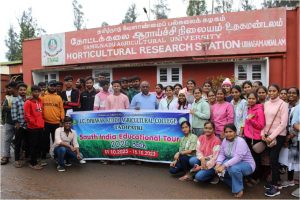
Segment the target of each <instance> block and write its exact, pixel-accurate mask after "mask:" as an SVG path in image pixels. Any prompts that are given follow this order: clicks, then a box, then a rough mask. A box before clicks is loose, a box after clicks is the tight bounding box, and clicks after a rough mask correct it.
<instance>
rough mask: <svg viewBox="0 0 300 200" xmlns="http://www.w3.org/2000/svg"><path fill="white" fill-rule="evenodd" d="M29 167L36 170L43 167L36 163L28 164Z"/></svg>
mask: <svg viewBox="0 0 300 200" xmlns="http://www.w3.org/2000/svg"><path fill="white" fill-rule="evenodd" d="M29 167H30V168H32V169H36V170H40V169H43V167H42V166H41V165H39V164H36V165H31V164H29Z"/></svg>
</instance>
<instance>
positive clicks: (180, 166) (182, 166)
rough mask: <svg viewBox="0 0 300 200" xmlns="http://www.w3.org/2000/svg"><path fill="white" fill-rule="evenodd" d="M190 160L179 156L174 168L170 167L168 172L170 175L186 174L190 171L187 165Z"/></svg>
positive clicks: (184, 156)
mask: <svg viewBox="0 0 300 200" xmlns="http://www.w3.org/2000/svg"><path fill="white" fill-rule="evenodd" d="M190 158H191V156H187V155H180V156H179V159H178V161H177V163H176V165H175V167H170V170H169V172H170V173H171V174H177V173H179V172H182V171H184V172H188V171H189V170H190V169H191V167H190V164H189V160H190Z"/></svg>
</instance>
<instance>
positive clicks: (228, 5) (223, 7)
mask: <svg viewBox="0 0 300 200" xmlns="http://www.w3.org/2000/svg"><path fill="white" fill-rule="evenodd" d="M216 3H217V6H216V7H215V12H216V13H225V12H231V11H232V4H233V0H216Z"/></svg>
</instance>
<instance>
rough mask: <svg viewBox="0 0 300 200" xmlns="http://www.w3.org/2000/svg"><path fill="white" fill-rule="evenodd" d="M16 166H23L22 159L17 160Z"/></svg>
mask: <svg viewBox="0 0 300 200" xmlns="http://www.w3.org/2000/svg"><path fill="white" fill-rule="evenodd" d="M14 165H15V167H16V168H21V167H23V163H22V161H20V160H17V161H15V164H14Z"/></svg>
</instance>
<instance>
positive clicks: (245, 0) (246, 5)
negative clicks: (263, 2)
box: [240, 0, 255, 10]
mask: <svg viewBox="0 0 300 200" xmlns="http://www.w3.org/2000/svg"><path fill="white" fill-rule="evenodd" d="M240 3H241V6H242V9H243V10H254V9H255V7H254V5H253V4H252V1H251V0H241V1H240Z"/></svg>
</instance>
